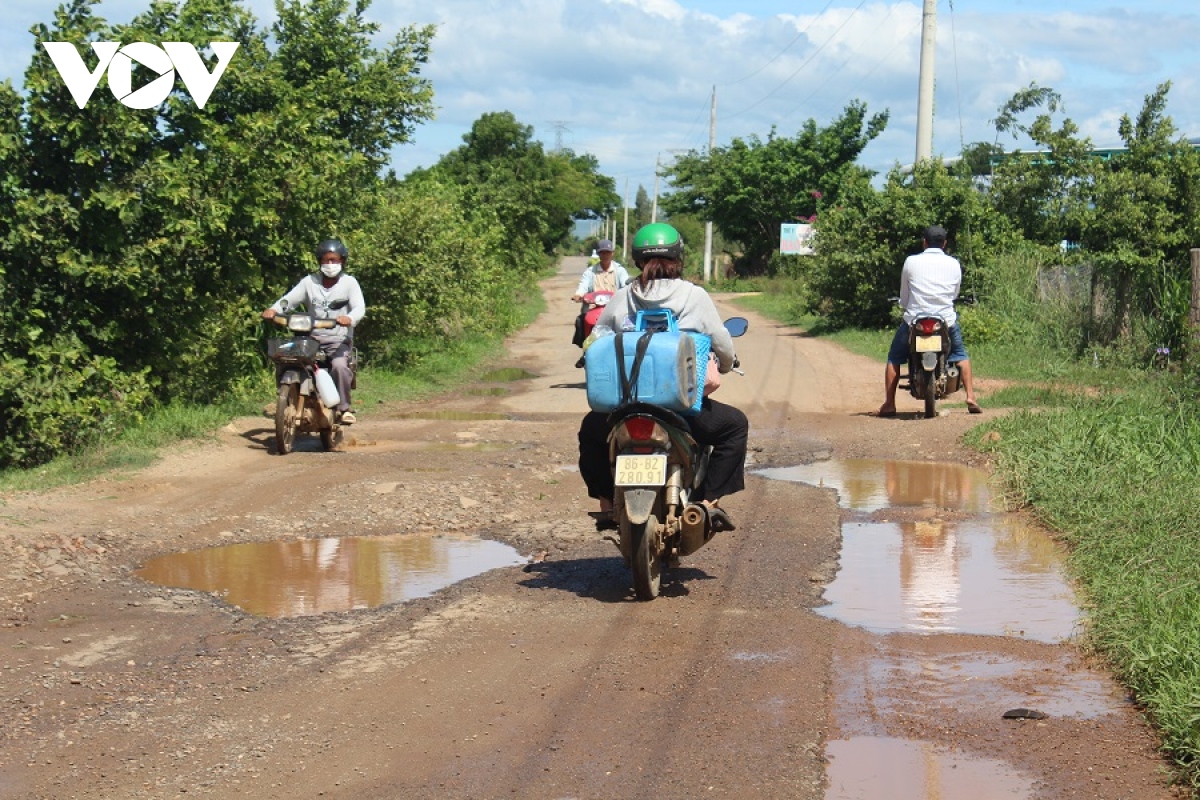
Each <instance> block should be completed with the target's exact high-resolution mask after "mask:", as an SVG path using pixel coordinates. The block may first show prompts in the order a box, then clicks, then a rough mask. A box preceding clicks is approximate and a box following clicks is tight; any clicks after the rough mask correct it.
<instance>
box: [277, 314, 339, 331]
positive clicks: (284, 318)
mask: <svg viewBox="0 0 1200 800" xmlns="http://www.w3.org/2000/svg"><path fill="white" fill-rule="evenodd" d="M288 316H289V315H288V314H276V315H275V316H273V317H271V321H272V322H274V323H275V324H276V325H278V326H279V327H281V328H286V327H287V324H288ZM313 327H314V328H334V327H337V320H332V319H315V320H313Z"/></svg>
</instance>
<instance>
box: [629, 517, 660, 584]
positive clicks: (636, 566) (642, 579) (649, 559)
mask: <svg viewBox="0 0 1200 800" xmlns="http://www.w3.org/2000/svg"><path fill="white" fill-rule="evenodd" d="M657 524H658V523H657V521H656V520H655V519H654V518H653V517H651V518H650V520H649V521H647V522H644V523H642V524H641V525H634V526H632V528H633V530H632V533H633V565H632V566H633V593H634V594H635V595H636V596H637V599H638V600H653V599H654V598H655V597H658V590H659V587H660V586H661V585H662V559H661V558H660V557H659V554H658V553H657V552H656V550H655V547H654V539H655V536H654V533H653V528H652V527H651V526H652V525H657Z"/></svg>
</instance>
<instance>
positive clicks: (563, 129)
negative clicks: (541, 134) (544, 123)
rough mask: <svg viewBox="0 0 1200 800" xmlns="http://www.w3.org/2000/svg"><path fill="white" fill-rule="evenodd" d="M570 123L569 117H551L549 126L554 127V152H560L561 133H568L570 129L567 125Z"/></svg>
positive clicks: (561, 144)
mask: <svg viewBox="0 0 1200 800" xmlns="http://www.w3.org/2000/svg"><path fill="white" fill-rule="evenodd" d="M570 124H571V120H569V119H552V120H550V127H552V128H554V152H556V153H560V152H562V149H563V134H564V133H570V132H571V129H570V128H569V127H567V126H568V125H570Z"/></svg>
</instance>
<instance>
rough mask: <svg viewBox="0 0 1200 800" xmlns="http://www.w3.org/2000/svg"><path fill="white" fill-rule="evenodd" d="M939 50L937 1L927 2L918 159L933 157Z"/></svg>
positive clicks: (923, 22)
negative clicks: (936, 57)
mask: <svg viewBox="0 0 1200 800" xmlns="http://www.w3.org/2000/svg"><path fill="white" fill-rule="evenodd" d="M936 50H937V0H925V10H924V12H923V13H922V14H921V74H920V78H919V81H918V86H917V157H916V160H915V162H914V164H913V166H916V165H917V164H920V163H921V162H922V161H928V160H929V159H930V158H932V157H933V72H934V70H933V57H934V54H935V51H936Z"/></svg>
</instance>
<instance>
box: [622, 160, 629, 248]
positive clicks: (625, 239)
mask: <svg viewBox="0 0 1200 800" xmlns="http://www.w3.org/2000/svg"><path fill="white" fill-rule="evenodd" d="M621 205H623V206H624V211H625V221H624V223H623V225H622V229H623V231H624V233H622V234H621V260H622V261H628V260H629V178H626V179H625V198H624V199H623V200H622V201H621Z"/></svg>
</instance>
